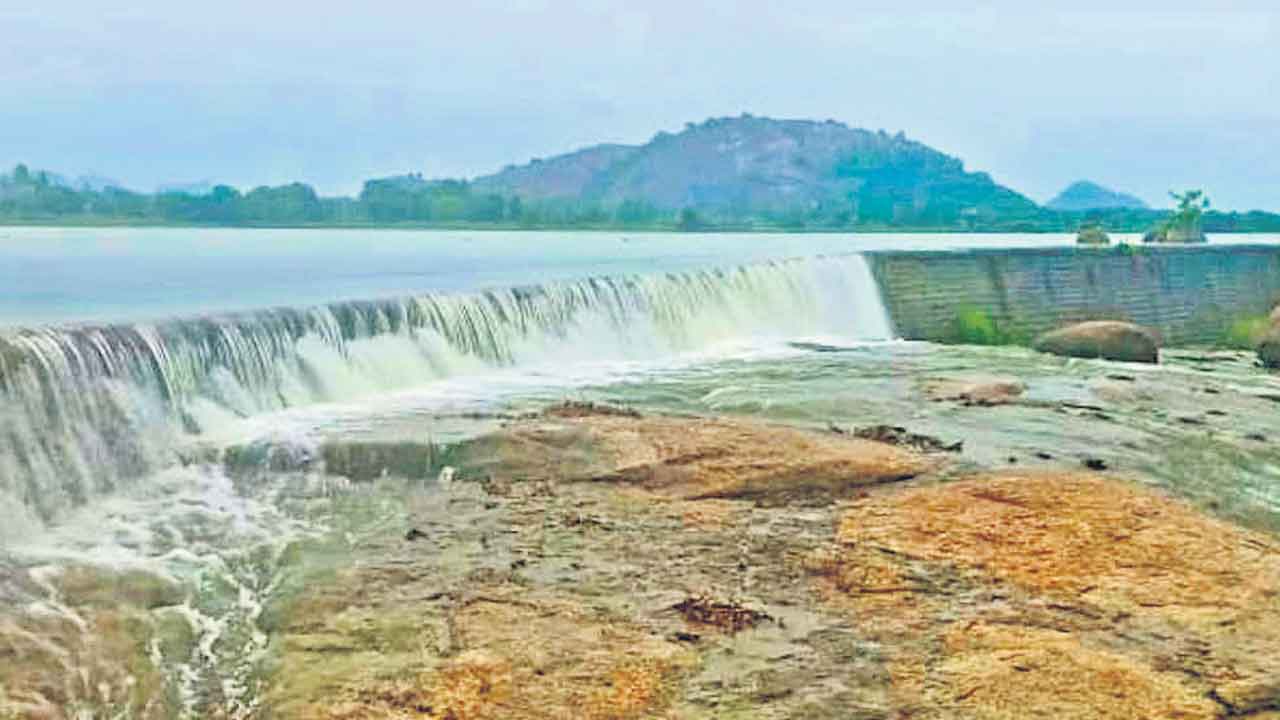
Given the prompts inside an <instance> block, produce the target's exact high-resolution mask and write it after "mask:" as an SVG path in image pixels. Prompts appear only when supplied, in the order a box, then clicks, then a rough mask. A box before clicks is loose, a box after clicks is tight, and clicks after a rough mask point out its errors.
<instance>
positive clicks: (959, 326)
mask: <svg viewBox="0 0 1280 720" xmlns="http://www.w3.org/2000/svg"><path fill="white" fill-rule="evenodd" d="M940 342H944V343H946V344H948V345H1027V344H1029V343H1030V342H1031V338H1030V337H1029V336H1028V335H1027V334H1026V333H1025V332H1019V331H1016V330H1011V329H1009V328H1006V327H1003V326H1002V325H1001V323H1000V321H999V320H997V319H996V318H994V317H992V316H991V313H989V312H987V311H985V310H982V309H979V308H975V307H961V308H959V309H958V310H956V314H955V317H954V318H952V320H951V322H950V323H949V324H948V326H947V334H946V337H945V338H943V339H941V340H940Z"/></svg>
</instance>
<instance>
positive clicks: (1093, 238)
mask: <svg viewBox="0 0 1280 720" xmlns="http://www.w3.org/2000/svg"><path fill="white" fill-rule="evenodd" d="M1076 243H1077V244H1079V245H1110V244H1111V236H1109V235H1107V233H1106V231H1104V230H1103V229H1102V228H1100V227H1098V226H1097V225H1089V226H1086V227H1082V228H1080V232H1079V233H1078V234H1077V235H1076Z"/></svg>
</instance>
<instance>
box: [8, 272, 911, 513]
mask: <svg viewBox="0 0 1280 720" xmlns="http://www.w3.org/2000/svg"><path fill="white" fill-rule="evenodd" d="M890 335H891V330H890V324H889V320H888V317H887V315H886V314H885V311H884V308H883V306H882V304H881V302H880V298H879V291H878V290H877V288H876V284H875V282H874V280H873V279H872V276H871V273H870V270H869V268H868V266H867V264H866V262H865V261H864V259H863V257H862V256H860V255H848V256H841V257H826V258H814V259H806V260H786V261H777V262H768V263H761V264H754V265H747V266H741V267H737V268H731V269H724V270H704V271H690V272H682V273H669V274H656V275H625V276H615V277H597V278H592V279H586V280H580V281H566V282H559V283H552V284H545V285H535V286H526V287H516V288H507V289H495V290H489V291H485V292H477V293H470V294H427V295H418V296H413V297H404V298H397V299H388V300H379V301H367V302H349V303H339V304H332V305H326V306H320V307H312V308H304V309H290V308H281V309H270V310H262V311H256V312H246V313H238V314H231V315H225V316H211V317H202V318H192V319H178V320H169V321H163V322H158V323H136V324H118V325H106V326H72V327H45V328H20V329H16V330H10V331H5V332H3V333H0V399H2V400H3V405H2V407H0V502H5V503H6V504H7V505H8V506H9V507H13V508H24V509H25V511H26V513H27V514H28V515H29V516H30V518H31V519H32V520H34V521H39V520H48V519H50V518H53V517H55V516H57V515H58V514H59V513H60V512H62V511H64V510H66V509H67V508H69V507H72V506H76V505H79V504H82V503H84V502H86V501H87V500H88V499H90V498H91V497H93V496H94V495H97V494H100V493H103V492H108V491H110V490H112V489H114V488H116V487H118V486H120V485H122V484H124V483H127V482H128V481H129V480H130V479H134V478H138V477H141V476H143V475H145V474H146V473H147V472H149V471H153V470H156V469H158V468H160V467H163V466H165V465H168V464H172V463H174V462H176V460H177V455H176V453H177V448H178V447H179V446H180V445H181V443H182V441H183V439H184V437H189V436H191V435H195V434H199V433H202V432H205V431H208V430H209V429H211V428H213V427H216V426H218V425H219V424H222V423H228V422H234V421H236V420H238V419H243V418H248V417H252V416H255V415H261V414H263V413H269V412H273V411H278V410H282V409H286V408H293V407H300V406H305V405H308V404H312V403H320V402H350V401H356V400H359V399H361V398H365V397H370V396H374V395H378V394H383V393H388V392H393V391H396V390H401V389H405V388H410V387H415V386H422V385H425V384H428V383H430V382H432V381H433V380H440V379H448V378H455V377H460V376H468V375H483V374H484V373H486V372H492V371H494V370H497V369H502V368H513V367H516V368H518V367H525V366H539V367H547V368H551V369H558V370H560V371H561V372H564V371H566V369H568V368H572V367H573V365H574V364H575V363H582V362H608V361H615V360H616V361H619V362H622V361H637V360H640V361H643V360H659V359H662V358H666V357H670V356H674V355H679V354H681V353H690V352H695V353H696V352H705V351H710V350H713V349H714V348H716V347H718V346H723V345H726V344H735V343H753V342H760V341H769V340H775V341H785V340H787V339H794V338H804V337H839V338H843V339H850V340H881V339H887V338H889V337H890Z"/></svg>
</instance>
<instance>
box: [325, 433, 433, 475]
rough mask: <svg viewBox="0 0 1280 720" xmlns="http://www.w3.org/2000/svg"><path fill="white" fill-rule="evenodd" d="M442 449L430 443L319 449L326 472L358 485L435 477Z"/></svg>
mask: <svg viewBox="0 0 1280 720" xmlns="http://www.w3.org/2000/svg"><path fill="white" fill-rule="evenodd" d="M441 455H442V449H441V448H440V447H438V446H436V445H434V444H433V443H430V442H425V441H424V442H355V441H344V442H330V443H326V444H325V445H324V446H323V447H321V449H320V456H321V458H322V459H323V460H324V468H325V472H327V473H329V474H330V475H341V476H343V477H346V478H350V479H351V480H355V481H358V482H367V481H370V480H376V479H378V478H381V477H388V476H390V477H398V478H406V479H409V480H425V479H427V478H431V477H435V468H436V467H437V463H438V462H439V460H440V458H441Z"/></svg>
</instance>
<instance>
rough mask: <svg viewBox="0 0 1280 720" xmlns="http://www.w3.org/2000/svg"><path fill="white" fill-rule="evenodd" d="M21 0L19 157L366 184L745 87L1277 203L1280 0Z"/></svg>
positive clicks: (470, 166)
mask: <svg viewBox="0 0 1280 720" xmlns="http://www.w3.org/2000/svg"><path fill="white" fill-rule="evenodd" d="M17 4H18V0H0V165H3V166H5V167H7V166H11V165H12V164H13V163H16V162H18V161H24V162H26V163H28V164H30V165H32V166H36V167H41V168H49V169H53V170H56V171H59V172H62V173H63V174H66V175H70V176H75V175H79V174H81V173H87V172H93V173H97V174H101V175H105V176H108V177H112V178H116V179H118V180H121V181H124V182H125V183H126V184H128V185H130V186H133V187H137V188H140V189H151V188H153V187H154V186H156V185H157V184H160V183H169V182H188V181H197V180H203V179H212V180H219V181H225V182H229V183H231V184H234V185H239V186H243V187H247V186H252V185H256V184H263V183H280V182H285V181H290V180H294V179H302V180H305V181H308V182H311V183H312V184H314V185H316V186H317V187H318V188H319V189H320V190H321V191H323V192H329V193H333V192H354V191H355V190H357V189H358V188H359V184H360V181H361V180H363V179H364V178H368V177H373V176H378V175H386V174H392V173H401V172H409V171H417V172H422V173H425V174H426V175H428V176H444V175H447V176H459V175H462V176H471V175H475V174H480V173H485V172H490V171H493V170H496V169H497V168H499V167H501V166H502V165H504V164H506V163H509V162H524V161H527V160H528V159H529V158H530V157H535V156H547V155H551V154H555V153H559V152H564V151H567V150H570V149H573V148H575V147H578V146H581V145H586V144H591V143H597V142H603V141H614V142H629V143H639V142H643V141H645V140H647V139H648V138H649V137H651V136H652V135H653V134H654V133H655V132H656V131H658V130H663V129H666V130H678V129H679V128H680V127H681V126H683V124H684V123H685V122H686V121H690V120H702V119H705V118H707V117H710V116H719V115H737V114H739V113H741V112H744V111H745V112H751V113H753V114H756V115H770V116H777V117H809V118H816V119H826V118H833V119H836V120H840V121H843V122H846V123H848V124H850V125H854V126H860V127H866V128H869V129H873V130H874V129H880V128H883V129H886V130H889V131H891V132H896V131H898V130H903V131H905V132H906V133H907V135H908V136H910V137H912V138H915V139H918V140H921V141H923V142H926V143H928V144H930V145H933V146H934V147H937V148H938V149H940V150H943V151H945V152H948V153H951V154H953V155H957V156H959V157H961V158H963V159H964V160H965V161H966V163H967V164H968V166H969V167H970V168H971V169H979V170H986V171H988V172H990V173H991V174H992V175H993V176H994V177H995V178H996V179H997V180H998V181H1000V182H1003V183H1006V184H1008V185H1010V186H1012V187H1014V188H1015V189H1018V190H1021V191H1022V192H1025V193H1026V194H1028V195H1030V196H1031V197H1033V198H1034V199H1036V200H1039V201H1044V200H1046V199H1048V198H1049V197H1050V196H1051V195H1053V194H1054V193H1056V191H1058V190H1059V189H1061V188H1062V187H1063V186H1064V185H1066V184H1067V183H1068V182H1070V181H1072V180H1075V179H1079V178H1090V179H1094V180H1097V181H1099V182H1102V183H1104V184H1107V185H1111V186H1113V187H1115V188H1117V189H1120V190H1127V191H1131V192H1134V193H1136V194H1138V195H1140V196H1142V197H1143V198H1145V199H1147V200H1148V201H1151V202H1155V203H1159V204H1161V205H1163V204H1165V201H1164V194H1165V192H1166V191H1167V190H1168V189H1170V188H1172V187H1179V188H1181V187H1189V186H1197V187H1200V186H1202V187H1205V188H1206V189H1207V190H1208V191H1209V194H1210V196H1211V197H1212V198H1213V199H1214V200H1215V202H1216V204H1217V205H1218V206H1221V207H1227V208H1241V209H1244V208H1253V207H1260V208H1267V209H1271V210H1280V9H1277V8H1280V3H1277V2H1275V1H1274V0H1272V1H1271V2H1235V3H1232V2H1218V3H1214V2H1200V3H1197V4H1194V5H1192V4H1190V3H1187V4H1185V5H1179V3H1178V2H1161V3H1158V4H1157V3H1130V4H1128V5H1126V4H1125V3H1123V2H1120V1H1115V2H1110V3H1095V4H1091V3H1090V2H1087V1H1081V0H1077V1H1075V2H1069V3H1057V4H1055V3H1049V2H1039V3H1034V2H1025V1H1023V2H1016V3H1014V2H1007V3H997V4H986V5H977V6H975V5H972V4H970V3H946V4H943V3H920V2H915V1H913V0H898V2H896V3H862V2H856V1H855V0H832V1H830V2H828V1H827V0H809V1H808V2H804V3H777V2H759V3H750V2H722V3H712V2H699V1H698V0H679V1H669V0H648V1H647V2H629V3H624V2H613V1H601V2H550V1H539V0H508V1H507V2H496V1H490V0H462V1H461V2H459V1H458V0H451V1H450V2H447V3H446V2H429V1H424V0H418V1H417V2H404V3H393V2H381V1H379V0H363V1H362V2H358V3H350V2H344V3H341V7H337V6H338V5H339V3H336V2H323V3H322V2H307V3H303V2H293V1H291V0H289V1H278V0H255V1H254V2H247V1H246V0H219V1H218V2H209V3H177V2H173V1H172V0H166V1H165V2H155V1H153V0H132V1H131V2H127V3H105V2H101V1H100V0H94V1H92V2H87V1H86V2H62V1H59V0H44V2H39V3H36V2H23V3H21V4H22V5H23V7H22V8H16V7H10V6H13V5H17ZM108 6H118V7H108ZM792 6H794V7H792ZM1121 6H1125V7H1124V9H1117V8H1120V7H1121ZM1032 7H1036V8H1038V9H1028V8H1032ZM1054 7H1056V8H1059V9H1051V8H1054ZM894 8H898V9H894ZM902 8H907V9H906V10H904V9H902Z"/></svg>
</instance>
